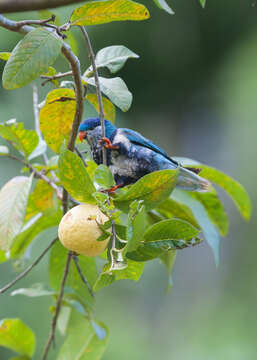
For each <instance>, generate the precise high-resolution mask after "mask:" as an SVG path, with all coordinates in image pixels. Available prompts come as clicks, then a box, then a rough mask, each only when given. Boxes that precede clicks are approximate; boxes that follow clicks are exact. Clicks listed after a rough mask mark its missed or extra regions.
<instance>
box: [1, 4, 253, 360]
mask: <svg viewBox="0 0 257 360" xmlns="http://www.w3.org/2000/svg"><path fill="white" fill-rule="evenodd" d="M142 2H143V1H142ZM144 3H145V4H146V5H147V7H148V8H149V10H150V12H151V19H150V20H148V21H145V22H138V23H137V22H135V23H133V22H124V23H112V24H107V25H100V26H98V27H92V28H90V29H89V31H90V36H91V40H92V43H93V47H94V49H95V51H97V50H99V49H101V48H102V47H105V46H109V45H125V46H127V47H128V48H129V49H131V50H133V51H134V52H136V53H137V54H139V55H140V59H138V60H130V61H128V63H127V64H126V66H125V67H124V68H123V69H122V70H121V72H120V73H119V76H121V77H122V78H123V79H124V80H125V81H126V83H127V85H128V87H129V89H130V90H131V91H132V93H133V96H134V100H133V104H132V108H131V109H130V110H129V111H128V112H127V113H121V112H120V111H118V113H117V124H118V126H127V127H131V128H133V129H135V130H138V131H140V132H142V133H143V134H144V135H145V136H147V137H149V138H152V139H153V140H154V141H155V142H156V143H158V144H159V145H161V146H162V147H163V148H164V149H165V150H166V151H167V152H168V153H169V154H170V155H174V156H175V155H176V156H185V157H190V158H194V159H197V160H200V161H202V162H204V163H206V164H209V165H211V166H214V167H217V168H219V169H221V170H223V171H225V172H227V173H228V174H229V175H231V176H232V177H234V178H236V179H237V180H239V181H240V182H241V183H242V184H243V185H244V186H245V187H246V189H247V190H248V192H249V193H250V197H251V199H252V202H253V215H252V220H251V221H250V222H249V223H248V224H247V223H244V222H243V220H242V219H241V218H240V216H239V214H238V213H237V211H236V210H235V208H234V206H232V204H231V201H230V200H228V199H227V198H226V197H225V196H224V194H221V195H222V198H223V199H224V201H225V203H226V206H227V209H228V212H229V216H230V221H231V225H230V232H229V235H228V236H227V237H226V238H225V239H222V243H221V260H220V266H219V267H218V268H216V267H215V264H214V258H213V255H212V253H211V250H210V248H209V247H208V246H207V245H206V244H202V245H201V246H197V247H195V248H192V249H187V250H183V251H181V252H180V253H179V254H178V257H177V261H176V264H175V268H174V272H173V281H174V286H173V288H172V291H171V293H170V294H168V295H166V294H165V287H166V281H167V279H166V273H165V271H164V268H163V267H162V265H161V264H160V263H159V262H158V261H154V262H152V263H151V264H147V265H146V267H145V272H144V274H143V277H142V279H141V280H140V281H139V283H132V282H129V281H123V282H117V283H115V284H113V285H111V286H109V287H108V288H106V289H103V290H101V291H100V292H99V293H98V294H97V306H96V316H97V317H98V318H99V319H100V320H102V321H103V322H105V323H106V324H107V325H108V327H109V329H110V341H109V345H108V348H107V350H106V352H105V354H104V357H103V359H104V360H113V359H122V360H130V359H134V360H142V359H148V360H154V359H156V358H159V359H183V360H212V359H213V360H214V359H215V360H217V359H221V360H223V359H226V360H245V359H247V360H251V359H256V357H257V355H256V354H257V340H256V338H257V311H256V304H257V287H256V277H257V261H256V254H257V242H256V231H257V225H256V223H257V221H256V213H255V205H256V204H257V192H256V181H257V166H256V157H257V141H256V135H257V122H256V116H257V66H256V64H257V4H256V1H254V0H251V1H250V0H227V1H219V0H217V1H213V0H207V6H206V8H205V9H204V10H203V9H202V8H201V7H200V5H199V1H198V0H172V1H171V0H169V3H170V5H171V6H172V7H173V9H174V10H175V11H176V14H175V15H174V16H169V15H168V14H166V13H164V12H163V11H161V10H159V9H157V8H156V7H155V6H154V5H153V4H152V3H151V2H150V3H149V2H147V1H144ZM72 8H73V7H72V6H71V7H66V8H65V9H61V10H60V9H58V10H55V11H54V13H57V14H60V16H61V17H62V18H63V19H64V21H65V20H67V19H68V15H69V14H70V13H71V10H72ZM37 17H38V14H37V13H35V12H34V13H26V14H19V15H17V16H16V15H11V16H10V18H13V19H23V18H31V19H33V18H37ZM73 33H74V36H75V37H76V38H77V39H78V41H79V57H80V59H81V63H82V69H85V67H86V66H88V64H89V61H88V56H87V52H86V49H85V47H84V44H83V41H82V37H81V34H80V32H79V31H78V30H74V31H73ZM20 38H21V36H20V35H18V34H14V33H11V32H9V31H7V30H3V29H0V51H11V50H12V49H13V47H14V46H15V44H16V43H17V41H18V40H19V39H20ZM3 66H4V62H1V63H0V72H2V70H3ZM56 67H57V68H58V70H67V64H66V63H65V62H64V60H63V59H61V60H58V63H57V64H56ZM37 83H38V85H39V86H40V83H39V82H37ZM50 89H51V85H47V86H46V87H45V88H43V89H42V88H40V99H41V100H43V99H44V96H45V93H46V91H49V90H50ZM91 114H92V109H90V108H89V107H86V109H85V117H86V116H87V115H91ZM11 118H17V120H18V121H23V122H24V123H25V124H26V126H27V127H28V128H30V127H32V126H33V111H32V88H31V86H27V87H25V88H22V89H20V90H17V91H4V90H3V89H2V88H0V122H3V121H6V120H8V119H11ZM2 143H3V141H2ZM19 169H20V167H19V165H18V164H16V163H14V162H12V160H8V161H7V160H5V159H3V158H1V159H0V185H2V184H4V183H5V182H6V181H7V180H8V179H10V178H11V177H12V176H14V175H16V174H17V172H18V171H19ZM55 232H56V230H51V231H48V232H47V233H44V234H43V235H41V236H40V237H39V238H37V239H36V240H35V241H34V243H33V244H32V247H31V255H32V257H35V256H36V254H37V253H40V251H42V249H43V248H45V246H46V244H48V243H49V241H50V240H51V239H52V238H53V236H54V234H55ZM28 263H29V262H25V264H28ZM0 269H1V272H0V274H1V275H0V281H1V285H3V284H5V283H6V282H8V280H11V279H12V278H13V277H14V276H15V274H16V273H15V270H14V269H13V267H12V266H11V264H2V265H1V268H0ZM40 281H47V259H44V260H43V261H42V263H40V265H39V266H37V268H36V269H34V271H33V272H31V273H30V274H29V276H28V277H26V278H25V279H24V280H22V281H21V282H20V283H19V284H18V285H17V287H22V286H29V285H31V284H34V283H36V282H40ZM82 286H83V285H82ZM51 304H52V300H51V299H49V298H46V297H45V298H44V297H42V298H34V299H31V298H25V297H22V296H19V297H9V294H8V293H6V294H4V295H3V296H1V299H0V318H5V317H20V318H22V320H23V321H24V322H25V323H26V324H28V325H29V326H30V327H31V328H32V329H33V330H34V331H35V332H36V334H37V353H36V356H35V359H39V358H40V354H41V351H42V347H43V344H44V343H45V341H46V338H47V334H48V331H49V325H50V319H51V316H50V314H49V312H48V308H49V306H50V305H51ZM59 341H61V339H60V340H59ZM11 355H12V353H11V352H10V351H8V350H6V349H3V348H0V359H1V360H5V359H9V358H10V357H11ZM55 358H56V354H55V353H54V351H52V352H51V356H49V359H52V360H54V359H55ZM71 360H72V359H71Z"/></svg>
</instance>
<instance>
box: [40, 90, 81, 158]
mask: <svg viewBox="0 0 257 360" xmlns="http://www.w3.org/2000/svg"><path fill="white" fill-rule="evenodd" d="M75 112H76V101H75V93H74V91H73V90H72V89H56V90H53V91H51V92H50V93H49V94H48V95H47V98H46V104H45V105H44V106H43V108H42V109H41V111H40V129H41V131H42V134H43V135H44V138H45V141H46V142H47V144H48V145H49V147H50V148H51V149H52V150H53V151H55V152H56V153H58V152H59V151H60V147H61V145H62V143H63V141H64V140H65V139H66V140H68V138H69V135H70V132H71V128H72V123H73V119H74V116H75Z"/></svg>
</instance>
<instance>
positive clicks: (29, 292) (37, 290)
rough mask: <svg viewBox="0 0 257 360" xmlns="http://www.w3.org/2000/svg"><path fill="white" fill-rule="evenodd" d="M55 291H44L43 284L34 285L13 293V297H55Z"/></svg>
mask: <svg viewBox="0 0 257 360" xmlns="http://www.w3.org/2000/svg"><path fill="white" fill-rule="evenodd" d="M54 294H55V291H52V290H46V289H44V285H43V284H39V283H38V284H34V285H32V286H31V287H30V288H20V289H17V290H14V291H12V292H11V296H15V295H24V296H28V297H39V296H49V295H54Z"/></svg>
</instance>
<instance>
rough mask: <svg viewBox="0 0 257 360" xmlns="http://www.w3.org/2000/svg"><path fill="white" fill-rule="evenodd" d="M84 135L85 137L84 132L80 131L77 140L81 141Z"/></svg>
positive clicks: (85, 133)
mask: <svg viewBox="0 0 257 360" xmlns="http://www.w3.org/2000/svg"><path fill="white" fill-rule="evenodd" d="M86 135H87V132H86V131H80V132H79V140H80V141H83V140H84V138H85V136H86Z"/></svg>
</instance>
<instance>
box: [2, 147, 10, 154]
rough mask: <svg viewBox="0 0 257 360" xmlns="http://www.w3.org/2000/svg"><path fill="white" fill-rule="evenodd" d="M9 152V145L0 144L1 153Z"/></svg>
mask: <svg viewBox="0 0 257 360" xmlns="http://www.w3.org/2000/svg"><path fill="white" fill-rule="evenodd" d="M7 154H9V149H8V147H7V146H4V145H0V155H7Z"/></svg>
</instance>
